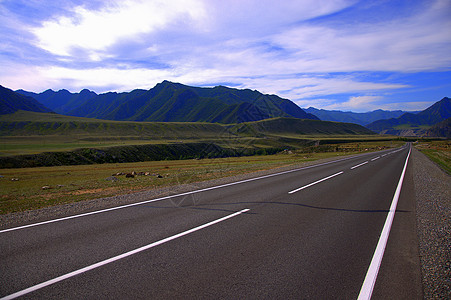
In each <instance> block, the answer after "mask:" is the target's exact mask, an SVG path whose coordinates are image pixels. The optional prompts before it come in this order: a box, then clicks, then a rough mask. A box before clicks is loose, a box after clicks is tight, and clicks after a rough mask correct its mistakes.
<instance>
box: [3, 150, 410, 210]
mask: <svg viewBox="0 0 451 300" xmlns="http://www.w3.org/2000/svg"><path fill="white" fill-rule="evenodd" d="M402 144H403V142H401V141H398V142H391V143H390V142H385V143H384V142H371V141H368V142H365V143H351V144H348V145H346V146H345V145H343V144H340V145H335V146H336V147H347V148H346V149H344V148H342V149H339V150H340V151H338V152H321V151H320V149H319V148H318V149H317V153H315V152H309V153H305V152H303V151H301V150H298V151H284V152H282V153H279V154H276V155H261V156H247V157H230V158H217V159H201V160H174V161H150V162H139V163H122V164H98V165H82V166H57V167H41V168H20V169H3V170H0V176H1V177H0V214H6V213H11V212H17V211H24V210H30V209H37V208H42V207H47V206H52V205H56V204H62V203H71V202H77V201H82V200H88V199H95V198H99V197H107V196H113V195H120V194H128V193H132V192H137V191H142V190H149V189H155V188H158V187H165V186H173V185H177V184H189V183H194V182H199V181H204V180H209V179H216V178H221V177H227V176H232V175H237V174H243V173H249V172H253V171H259V170H267V169H272V168H276V167H281V166H287V165H291V164H297V163H301V162H306V161H312V160H317V159H321V158H326V157H337V156H341V155H349V154H355V153H361V152H367V151H376V150H379V149H382V148H386V147H397V146H400V145H402ZM132 171H135V172H136V173H140V172H142V173H146V172H148V173H149V175H148V176H146V175H137V176H135V177H134V178H126V177H125V175H119V176H115V177H116V178H117V181H112V180H107V178H109V177H111V176H112V175H113V174H117V173H131V172H132ZM158 175H160V176H161V177H162V178H159V176H158ZM16 179H17V180H16ZM43 187H48V188H43Z"/></svg>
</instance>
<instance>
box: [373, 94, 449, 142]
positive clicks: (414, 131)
mask: <svg viewBox="0 0 451 300" xmlns="http://www.w3.org/2000/svg"><path fill="white" fill-rule="evenodd" d="M450 117H451V99H450V98H448V97H445V98H443V99H442V100H440V101H438V102H436V103H434V104H433V105H431V106H429V107H428V108H426V109H425V110H423V111H420V112H419V113H416V114H413V113H405V114H403V115H402V116H400V117H398V118H391V119H387V120H378V121H375V122H373V123H371V124H368V125H367V126H366V127H367V128H369V129H371V130H373V131H374V132H378V133H381V134H395V135H423V133H424V131H425V130H427V129H428V128H429V127H431V126H432V125H435V124H437V123H439V122H442V121H444V120H446V119H448V118H450Z"/></svg>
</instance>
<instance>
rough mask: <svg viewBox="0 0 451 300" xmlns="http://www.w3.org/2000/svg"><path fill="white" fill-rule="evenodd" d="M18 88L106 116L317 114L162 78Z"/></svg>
mask: <svg viewBox="0 0 451 300" xmlns="http://www.w3.org/2000/svg"><path fill="white" fill-rule="evenodd" d="M17 92H18V93H20V94H22V95H26V96H31V97H33V98H35V99H37V100H39V101H40V102H41V103H43V104H44V105H46V106H47V107H49V108H50V109H52V110H54V111H55V112H58V113H63V114H66V115H70V116H77V117H87V118H97V119H105V120H116V121H147V122H150V121H152V122H210V123H224V124H231V123H241V122H250V121H259V120H264V119H269V118H274V117H295V118H299V119H313V120H318V118H317V117H315V116H314V115H311V114H308V113H306V112H304V111H303V110H302V109H301V108H300V107H299V106H297V105H296V104H294V103H293V102H291V101H290V100H288V99H283V98H280V97H278V96H276V95H266V94H262V93H260V92H258V91H252V90H249V89H234V88H228V87H225V86H216V87H214V88H200V87H191V86H187V85H183V84H180V83H173V82H169V81H163V82H162V83H159V84H157V85H156V86H155V87H154V88H152V89H150V90H140V89H137V90H133V91H131V92H128V93H116V92H109V93H104V94H100V95H97V94H95V93H94V92H90V91H88V90H82V91H81V92H80V93H70V92H68V91H66V90H60V91H58V92H54V91H51V90H47V91H45V92H43V93H40V94H36V93H31V92H26V91H23V90H19V91H17Z"/></svg>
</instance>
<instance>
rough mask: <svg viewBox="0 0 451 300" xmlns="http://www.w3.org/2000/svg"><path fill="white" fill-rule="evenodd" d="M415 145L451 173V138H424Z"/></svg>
mask: <svg viewBox="0 0 451 300" xmlns="http://www.w3.org/2000/svg"><path fill="white" fill-rule="evenodd" d="M415 147H416V148H417V149H418V150H420V151H421V152H422V153H424V154H425V155H426V156H427V157H429V159H430V160H432V161H433V162H435V163H436V164H437V165H438V166H439V167H440V168H442V169H443V170H444V171H445V172H446V173H448V174H449V175H451V140H427V139H422V140H420V141H418V142H417V143H415Z"/></svg>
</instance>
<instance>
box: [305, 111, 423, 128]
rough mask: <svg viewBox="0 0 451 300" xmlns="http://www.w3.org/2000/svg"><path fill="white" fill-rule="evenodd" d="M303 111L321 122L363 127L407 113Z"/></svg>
mask: <svg viewBox="0 0 451 300" xmlns="http://www.w3.org/2000/svg"><path fill="white" fill-rule="evenodd" d="M304 111H305V112H307V113H310V114H312V115H315V116H317V117H318V118H319V119H320V120H323V121H334V122H346V123H354V124H359V125H363V126H365V125H368V124H370V123H372V122H374V121H377V120H383V119H391V118H398V117H400V116H402V115H403V114H405V113H406V112H407V111H402V110H392V111H389V110H382V109H378V110H374V111H369V112H364V113H356V112H352V111H340V110H325V109H317V108H314V107H309V108H307V109H304ZM412 113H416V112H412Z"/></svg>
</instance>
